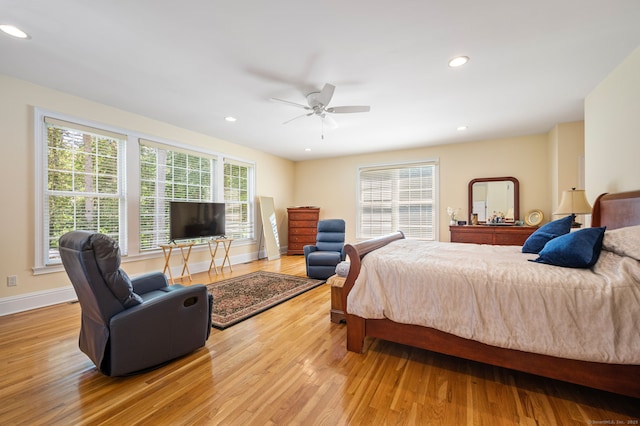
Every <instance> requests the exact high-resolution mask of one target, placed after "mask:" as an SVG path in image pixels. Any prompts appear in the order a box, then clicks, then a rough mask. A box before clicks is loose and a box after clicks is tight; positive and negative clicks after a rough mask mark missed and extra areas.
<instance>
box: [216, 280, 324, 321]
mask: <svg viewBox="0 0 640 426" xmlns="http://www.w3.org/2000/svg"><path fill="white" fill-rule="evenodd" d="M324 282H325V281H324V280H314V279H310V278H303V277H296V276H293V275H285V274H276V273H274V272H265V271H258V272H252V273H250V274H247V275H241V276H239V277H234V278H229V279H226V280H223V281H218V282H215V283H213V284H209V285H207V290H208V291H209V294H211V295H213V311H212V313H211V325H212V326H213V327H215V328H218V329H220V330H223V329H225V328H227V327H230V326H232V325H234V324H237V323H239V322H240V321H244V320H246V319H247V318H250V317H252V316H254V315H256V314H259V313H260V312H264V311H266V310H267V309H269V308H272V307H274V306H276V305H277V304H279V303H282V302H284V301H286V300H289V299H291V298H292V297H295V296H298V295H299V294H302V293H304V292H305V291H308V290H311V289H312V288H315V287H317V286H319V285H320V284H323V283H324Z"/></svg>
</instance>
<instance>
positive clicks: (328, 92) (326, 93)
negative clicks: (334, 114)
mask: <svg viewBox="0 0 640 426" xmlns="http://www.w3.org/2000/svg"><path fill="white" fill-rule="evenodd" d="M334 90H336V86H334V85H333V84H329V83H327V84H325V85H324V87H323V88H322V91H321V92H320V94H319V95H318V98H317V99H318V102H320V103H321V104H322V105H323V106H325V107H326V106H327V105H329V102H331V98H333V91H334Z"/></svg>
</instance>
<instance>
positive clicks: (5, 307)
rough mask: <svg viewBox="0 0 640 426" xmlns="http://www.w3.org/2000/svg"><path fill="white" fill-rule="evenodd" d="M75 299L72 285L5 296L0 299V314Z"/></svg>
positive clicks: (28, 309)
mask: <svg viewBox="0 0 640 426" xmlns="http://www.w3.org/2000/svg"><path fill="white" fill-rule="evenodd" d="M77 299H78V297H77V296H76V292H75V290H74V289H73V287H72V286H66V287H59V288H54V289H51V290H43V291H37V292H35V293H27V294H20V295H18V296H11V297H5V298H2V299H0V316H4V315H9V314H15V313H18V312H23V311H30V310H31V309H36V308H42V307H45V306H51V305H57V304H58V303H65V302H71V301H74V300H77Z"/></svg>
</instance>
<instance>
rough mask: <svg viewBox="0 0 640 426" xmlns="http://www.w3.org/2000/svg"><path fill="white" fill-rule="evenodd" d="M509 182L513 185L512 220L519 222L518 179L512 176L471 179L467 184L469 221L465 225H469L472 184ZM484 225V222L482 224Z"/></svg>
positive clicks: (471, 209)
mask: <svg viewBox="0 0 640 426" xmlns="http://www.w3.org/2000/svg"><path fill="white" fill-rule="evenodd" d="M505 180H506V181H510V182H512V183H513V198H514V200H513V220H514V221H518V220H520V182H518V179H516V178H514V177H513V176H505V177H493V178H477V179H472V180H471V181H470V182H469V210H468V212H469V217H468V219H469V221H468V222H467V224H469V225H470V224H471V214H472V213H473V184H474V183H477V182H501V181H505ZM482 223H485V222H482Z"/></svg>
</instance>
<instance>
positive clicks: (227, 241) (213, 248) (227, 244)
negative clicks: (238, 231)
mask: <svg viewBox="0 0 640 426" xmlns="http://www.w3.org/2000/svg"><path fill="white" fill-rule="evenodd" d="M232 242H233V238H225V237H224V236H223V237H220V238H213V239H210V240H207V243H209V254H211V263H209V274H211V268H213V270H214V271H215V272H216V275H218V268H217V267H216V254H217V253H218V247H219V246H220V244H222V248H223V249H224V257H223V258H222V265H220V273H222V270H223V269H224V264H225V263H227V266H228V267H229V271H230V272H233V269H232V268H231V259H229V250H230V249H231V243H232Z"/></svg>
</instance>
